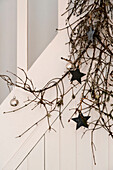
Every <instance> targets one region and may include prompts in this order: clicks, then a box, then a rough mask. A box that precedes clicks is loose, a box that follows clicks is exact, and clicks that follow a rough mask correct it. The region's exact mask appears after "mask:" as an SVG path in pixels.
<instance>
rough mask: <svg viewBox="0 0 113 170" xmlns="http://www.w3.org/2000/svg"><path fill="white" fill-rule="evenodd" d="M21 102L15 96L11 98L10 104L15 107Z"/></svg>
mask: <svg viewBox="0 0 113 170" xmlns="http://www.w3.org/2000/svg"><path fill="white" fill-rule="evenodd" d="M18 104H19V101H18V100H17V99H16V97H13V99H11V101H10V105H11V106H13V107H15V106H17V105H18Z"/></svg>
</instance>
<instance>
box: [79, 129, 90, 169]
mask: <svg viewBox="0 0 113 170" xmlns="http://www.w3.org/2000/svg"><path fill="white" fill-rule="evenodd" d="M83 132H84V130H83V128H82V127H81V128H80V129H78V130H77V151H76V157H77V170H83V169H87V170H92V153H91V139H90V132H87V133H86V134H85V135H84V136H83V138H82V135H83Z"/></svg>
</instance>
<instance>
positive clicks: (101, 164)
mask: <svg viewBox="0 0 113 170" xmlns="http://www.w3.org/2000/svg"><path fill="white" fill-rule="evenodd" d="M94 113H95V116H94V118H96V117H97V116H98V113H96V112H94ZM94 144H95V147H96V152H95V158H96V165H93V170H99V169H102V170H107V169H108V133H107V132H106V130H105V129H103V128H102V129H100V130H99V129H98V130H96V131H95V132H94Z"/></svg>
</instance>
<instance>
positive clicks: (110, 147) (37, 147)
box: [0, 0, 113, 170]
mask: <svg viewBox="0 0 113 170" xmlns="http://www.w3.org/2000/svg"><path fill="white" fill-rule="evenodd" d="M66 5H67V1H66V0H62V1H61V0H59V1H58V11H59V12H58V18H59V20H58V23H59V27H63V26H64V24H65V16H64V17H61V14H62V12H64V11H65V8H66ZM18 17H19V18H18V36H17V37H18V41H17V42H18V43H17V44H18V48H17V49H18V55H17V56H18V57H17V61H18V62H17V64H18V66H19V67H22V68H24V69H25V70H26V71H27V0H18ZM23 31H24V32H23ZM21 41H23V42H22V43H23V44H21ZM66 41H67V36H66V31H62V32H59V33H58V34H57V36H56V37H55V38H54V39H53V41H52V42H51V43H50V44H49V45H48V47H47V48H46V49H45V50H44V51H43V53H42V54H41V55H40V57H39V58H38V60H37V61H36V62H35V63H34V64H33V66H32V67H31V68H30V70H29V71H28V75H29V77H30V78H32V80H33V82H34V84H35V85H37V84H38V88H40V87H42V86H43V85H44V84H45V83H46V82H47V81H48V80H50V79H51V78H54V77H60V76H61V74H63V73H64V70H65V64H64V62H62V61H61V59H60V58H61V56H67V55H68V47H67V46H66V45H65V42H66ZM23 47H24V48H23ZM18 75H19V76H23V75H21V73H20V72H18ZM14 94H16V96H17V98H18V99H19V101H20V104H19V106H20V105H22V104H23V102H24V101H25V100H26V98H27V97H28V96H29V94H27V93H25V92H23V91H22V90H19V89H14V90H13V91H12V93H11V94H10V95H9V96H8V97H7V98H6V100H5V101H4V102H3V104H2V105H1V108H0V111H1V113H3V111H4V110H5V111H7V110H10V109H11V106H10V105H9V101H10V99H11V97H12V96H13V95H14ZM49 95H51V94H49ZM69 97H70V96H68V97H67V99H66V101H68V98H69ZM6 106H7V107H6ZM70 107H71V106H70ZM31 108H32V106H29V107H26V108H24V109H23V110H19V111H17V112H14V113H11V114H7V115H3V114H1V115H0V134H1V139H0V170H15V169H17V170H83V169H84V170H113V161H112V156H113V141H112V140H111V139H110V138H109V137H108V135H107V134H106V132H105V131H104V130H100V131H97V132H96V133H95V138H94V140H95V145H96V152H95V156H96V162H97V165H96V166H95V165H94V164H93V158H92V152H91V141H90V133H87V134H86V135H85V136H84V137H83V138H82V139H81V136H82V134H83V129H79V130H78V131H76V130H75V124H74V123H73V122H70V123H69V122H68V119H69V117H70V112H69V107H68V108H67V109H66V110H65V111H64V113H63V122H64V127H65V128H62V126H61V124H60V123H59V121H56V122H55V123H54V124H53V128H54V129H55V130H56V132H54V131H51V132H49V131H47V129H48V127H47V124H46V120H44V121H43V122H41V123H40V124H39V126H37V127H34V128H33V129H31V130H30V131H29V132H28V133H26V134H25V135H24V136H23V137H21V138H19V139H16V138H15V137H16V136H18V135H19V134H21V133H22V132H23V131H24V130H26V129H27V128H28V127H30V126H31V125H32V124H33V123H35V122H36V121H37V120H38V119H39V118H40V117H41V116H42V115H43V109H40V108H36V109H35V110H31ZM56 118H57V113H56V114H55V115H54V116H53V117H52V118H51V119H52V120H51V121H54V120H55V119H56ZM46 131H47V132H46Z"/></svg>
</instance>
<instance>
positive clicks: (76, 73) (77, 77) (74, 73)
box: [70, 68, 86, 84]
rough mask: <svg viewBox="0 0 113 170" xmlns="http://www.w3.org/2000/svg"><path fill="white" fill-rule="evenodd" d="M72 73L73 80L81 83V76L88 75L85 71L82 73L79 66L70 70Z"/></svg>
mask: <svg viewBox="0 0 113 170" xmlns="http://www.w3.org/2000/svg"><path fill="white" fill-rule="evenodd" d="M70 73H71V74H72V78H71V82H72V81H74V80H77V81H78V82H79V83H80V84H81V77H83V76H85V75H86V74H84V73H81V72H80V70H79V69H78V68H77V69H76V70H74V71H70Z"/></svg>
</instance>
